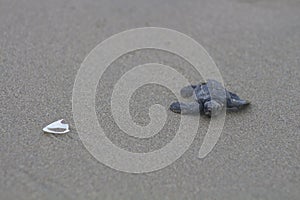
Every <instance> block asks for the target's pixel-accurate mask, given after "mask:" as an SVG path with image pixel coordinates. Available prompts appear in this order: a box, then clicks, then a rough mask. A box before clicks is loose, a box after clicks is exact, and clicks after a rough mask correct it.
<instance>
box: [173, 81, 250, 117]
mask: <svg viewBox="0 0 300 200" xmlns="http://www.w3.org/2000/svg"><path fill="white" fill-rule="evenodd" d="M180 94H181V96H182V97H183V98H188V97H191V96H192V95H193V96H194V99H195V100H196V102H190V103H182V102H174V103H172V104H171V105H170V110H171V111H173V112H175V113H181V114H193V113H201V114H205V115H207V116H209V117H211V116H217V115H219V114H220V113H221V112H222V111H223V110H224V108H225V107H226V108H227V109H236V110H239V109H242V108H244V107H245V106H247V105H249V104H250V101H247V100H243V99H241V98H240V97H239V96H238V95H236V94H234V93H232V92H229V91H228V90H226V89H225V88H224V87H223V86H222V84H221V83H220V82H218V81H216V80H210V79H209V80H208V81H207V82H206V83H201V84H199V85H190V86H186V87H184V88H182V89H181V91H180Z"/></svg>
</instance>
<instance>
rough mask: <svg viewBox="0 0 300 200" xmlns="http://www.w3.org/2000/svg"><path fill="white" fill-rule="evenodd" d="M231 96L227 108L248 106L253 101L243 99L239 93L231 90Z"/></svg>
mask: <svg viewBox="0 0 300 200" xmlns="http://www.w3.org/2000/svg"><path fill="white" fill-rule="evenodd" d="M229 94H230V98H229V99H228V101H227V108H236V109H242V108H244V107H246V106H248V105H249V104H250V103H251V102H250V101H248V100H244V99H241V98H240V97H239V96H238V95H236V94H234V93H232V92H229Z"/></svg>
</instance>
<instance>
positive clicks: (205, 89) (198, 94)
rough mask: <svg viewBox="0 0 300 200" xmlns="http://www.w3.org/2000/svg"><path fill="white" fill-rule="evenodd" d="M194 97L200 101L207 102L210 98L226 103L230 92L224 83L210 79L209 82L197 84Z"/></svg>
mask: <svg viewBox="0 0 300 200" xmlns="http://www.w3.org/2000/svg"><path fill="white" fill-rule="evenodd" d="M194 97H195V99H196V101H198V103H202V104H203V103H205V102H207V101H210V100H215V101H217V102H218V103H220V104H222V105H225V104H226V102H227V99H228V98H231V97H230V94H229V93H228V91H227V90H226V89H225V88H224V87H223V86H222V84H221V83H220V82H218V81H215V80H208V81H207V83H203V84H200V85H197V87H196V88H195V90H194Z"/></svg>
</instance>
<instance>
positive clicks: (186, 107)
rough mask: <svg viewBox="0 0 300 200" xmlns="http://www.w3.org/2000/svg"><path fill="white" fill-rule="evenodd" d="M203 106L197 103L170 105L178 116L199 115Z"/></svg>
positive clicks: (175, 103)
mask: <svg viewBox="0 0 300 200" xmlns="http://www.w3.org/2000/svg"><path fill="white" fill-rule="evenodd" d="M202 109H203V107H202V104H199V103H197V102H190V103H181V102H174V103H172V104H171V105H170V110H171V111H172V112H174V113H178V114H197V113H200V112H201V111H202Z"/></svg>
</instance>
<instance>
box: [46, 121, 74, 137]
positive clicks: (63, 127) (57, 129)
mask: <svg viewBox="0 0 300 200" xmlns="http://www.w3.org/2000/svg"><path fill="white" fill-rule="evenodd" d="M43 131H44V132H46V133H53V134H64V133H67V132H69V131H70V130H69V124H66V123H65V122H64V120H63V119H61V120H58V121H56V122H53V123H51V124H49V125H48V126H46V127H44V128H43Z"/></svg>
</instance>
